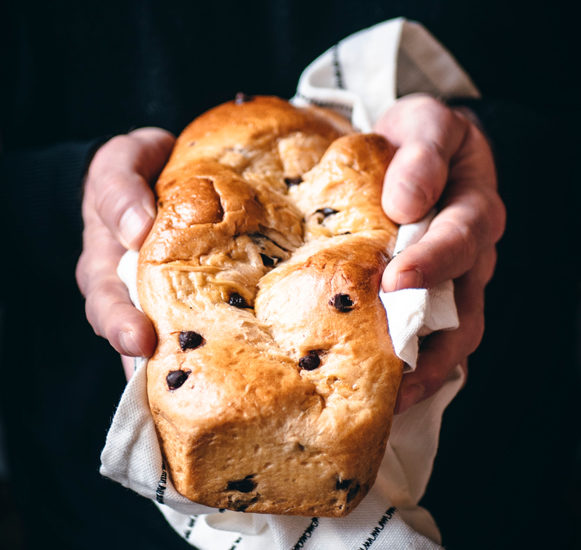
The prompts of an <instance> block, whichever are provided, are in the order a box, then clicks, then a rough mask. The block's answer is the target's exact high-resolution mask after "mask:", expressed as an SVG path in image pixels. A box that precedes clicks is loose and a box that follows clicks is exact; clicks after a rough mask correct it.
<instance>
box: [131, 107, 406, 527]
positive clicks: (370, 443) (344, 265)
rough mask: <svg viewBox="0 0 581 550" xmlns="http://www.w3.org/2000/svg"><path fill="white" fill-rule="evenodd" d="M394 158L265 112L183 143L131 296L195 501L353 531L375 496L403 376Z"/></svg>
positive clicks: (168, 440) (310, 115)
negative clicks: (384, 199)
mask: <svg viewBox="0 0 581 550" xmlns="http://www.w3.org/2000/svg"><path fill="white" fill-rule="evenodd" d="M393 152H394V149H393V147H392V146H391V145H390V144H388V143H387V142H386V141H385V140H384V139H383V138H382V137H380V136H377V135H373V134H368V135H362V134H355V133H353V130H352V129H351V127H350V126H349V125H348V124H347V123H346V122H345V121H343V119H340V118H339V117H337V116H334V115H332V114H330V113H327V112H326V111H323V110H320V109H297V108H295V107H293V106H291V105H290V104H288V103H287V102H285V101H282V100H280V99H277V98H272V97H254V98H240V97H239V98H237V100H236V101H234V102H230V103H227V104H224V105H221V106H219V107H217V108H215V109H212V110H211V111H209V112H207V113H206V114H204V115H202V116H201V117H199V118H198V119H197V120H195V121H194V122H193V123H192V124H190V126H188V128H186V130H184V132H183V133H182V135H181V136H180V137H179V139H178V141H177V143H176V146H175V149H174V151H173V153H172V156H171V158H170V160H169V162H168V164H167V166H166V168H165V169H164V170H163V172H162V174H161V176H160V177H159V181H158V182H157V185H156V191H157V194H158V197H159V202H158V206H159V210H158V215H157V220H156V222H155V225H154V227H153V229H152V231H151V234H150V235H149V237H148V239H147V241H146V243H145V244H144V246H143V248H142V250H141V252H140V258H139V269H138V289H139V298H140V301H141V304H142V307H143V310H144V311H145V313H146V314H147V315H148V316H149V317H150V318H151V319H152V321H153V323H154V325H155V329H156V331H157V335H158V345H157V350H156V352H155V354H154V355H153V357H152V358H151V359H150V361H149V363H148V365H147V378H148V382H147V384H148V397H149V403H150V407H151V411H152V414H153V418H154V421H155V424H156V428H157V431H158V435H159V439H160V443H161V446H162V449H163V454H164V457H165V461H166V465H167V468H168V471H169V474H170V477H171V479H172V481H173V484H174V486H175V487H176V489H177V490H178V491H179V492H180V493H181V494H182V495H184V496H186V497H187V498H189V499H190V500H193V501H196V502H200V503H202V504H206V505H209V506H214V507H220V508H229V509H233V510H246V511H248V512H265V513H275V514H296V515H309V516H310V515H321V516H342V515H345V514H346V513H348V512H349V511H350V510H351V509H353V508H354V507H355V506H356V505H357V504H358V502H359V501H360V500H361V499H362V498H363V496H365V494H366V492H367V491H368V490H369V488H370V486H371V485H372V484H373V482H374V480H375V476H376V475H377V470H378V467H379V464H380V462H381V459H382V456H383V453H384V451H385V445H386V442H387V437H388V434H389V428H390V425H391V418H392V414H393V408H394V403H395V398H396V393H397V389H398V386H399V382H400V378H401V373H402V363H401V361H400V360H399V359H398V358H397V357H396V356H395V355H394V353H393V349H392V345H391V341H390V339H389V335H388V329H387V321H386V315H385V311H384V309H383V307H382V305H381V302H380V301H379V299H378V289H379V284H380V279H381V274H382V272H383V270H384V268H385V266H386V264H387V261H388V259H389V257H388V254H389V252H388V251H389V250H391V249H392V247H393V244H394V240H395V236H396V231H397V229H396V226H395V225H394V223H392V222H391V221H390V220H389V219H388V218H387V217H386V216H385V214H384V213H383V210H382V208H381V204H380V195H381V186H382V181H383V175H384V173H385V169H386V167H387V165H388V163H389V161H390V160H391V157H392V156H393Z"/></svg>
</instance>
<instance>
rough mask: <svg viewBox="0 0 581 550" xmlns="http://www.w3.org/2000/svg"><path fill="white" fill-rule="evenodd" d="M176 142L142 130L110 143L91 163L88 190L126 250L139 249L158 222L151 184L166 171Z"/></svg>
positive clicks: (162, 133)
mask: <svg viewBox="0 0 581 550" xmlns="http://www.w3.org/2000/svg"><path fill="white" fill-rule="evenodd" d="M173 142H174V138H173V136H172V135H171V134H170V133H169V132H165V131H164V130H160V129H150V128H146V129H140V130H136V131H135V132H132V133H131V134H129V135H126V136H116V137H115V138H113V139H111V140H110V141H109V142H107V143H106V144H105V145H103V147H101V149H99V151H98V152H97V154H96V155H95V157H94V159H93V162H92V163H91V166H90V169H89V173H88V178H87V189H88V191H89V194H90V196H91V197H92V198H93V205H92V206H93V208H94V210H95V212H96V213H97V215H98V216H99V217H100V219H101V220H102V222H103V223H104V224H105V226H106V227H107V228H108V229H109V231H110V232H111V234H112V235H114V236H115V238H116V239H117V240H118V241H119V242H121V243H122V244H123V245H124V246H125V248H131V249H138V248H139V247H140V246H141V244H142V243H143V240H144V239H145V237H146V235H147V233H148V232H149V230H150V228H151V225H152V223H153V220H154V218H155V198H154V195H153V192H152V190H151V188H150V183H151V181H152V180H153V179H154V178H155V177H156V176H157V174H158V173H159V171H161V169H162V168H163V166H164V164H165V162H166V161H167V158H168V156H169V153H170V150H171V147H172V145H173Z"/></svg>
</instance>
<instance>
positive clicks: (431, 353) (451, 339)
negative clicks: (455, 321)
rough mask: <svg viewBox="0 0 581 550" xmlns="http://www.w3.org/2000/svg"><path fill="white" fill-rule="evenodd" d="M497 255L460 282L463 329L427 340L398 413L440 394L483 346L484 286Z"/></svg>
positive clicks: (407, 378) (458, 300) (486, 258)
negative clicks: (454, 373)
mask: <svg viewBox="0 0 581 550" xmlns="http://www.w3.org/2000/svg"><path fill="white" fill-rule="evenodd" d="M494 255H495V252H494V251H493V249H490V250H488V251H487V252H486V254H484V255H483V257H482V259H481V261H479V262H478V264H477V266H475V268H474V269H473V270H472V271H471V272H469V273H468V274H466V275H465V276H464V277H462V278H461V279H459V280H458V281H456V288H455V295H456V303H457V306H458V317H459V319H460V326H459V328H458V329H456V330H453V331H442V332H437V333H434V334H432V335H430V336H429V337H427V338H426V339H425V340H424V342H423V343H422V346H421V351H420V355H419V359H418V366H417V368H416V370H415V371H414V372H412V373H410V374H406V375H405V376H404V377H403V380H402V384H401V387H400V392H399V395H398V401H397V404H396V412H397V413H398V414H399V413H402V412H404V411H405V410H407V409H409V408H410V407H411V406H413V405H415V404H416V403H418V402H419V401H422V400H423V399H427V398H428V397H430V396H432V395H433V394H434V393H436V392H437V391H438V390H439V389H440V388H441V387H442V385H443V384H444V382H445V381H446V380H447V378H448V377H449V375H450V372H451V371H452V370H453V369H454V368H455V367H456V365H463V367H465V366H466V358H467V357H468V356H469V355H470V354H471V353H472V352H474V350H475V349H476V348H477V347H478V345H479V344H480V341H481V340H482V336H483V333H484V286H485V284H486V282H487V281H488V280H489V278H490V276H491V272H490V265H491V264H494V258H493V257H491V256H494Z"/></svg>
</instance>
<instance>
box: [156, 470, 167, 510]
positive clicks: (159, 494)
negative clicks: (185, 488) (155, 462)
mask: <svg viewBox="0 0 581 550" xmlns="http://www.w3.org/2000/svg"><path fill="white" fill-rule="evenodd" d="M166 488H167V470H166V469H165V464H164V463H163V462H162V464H161V476H160V477H159V481H158V483H157V489H156V490H155V500H157V502H159V503H160V504H163V503H164V502H163V496H164V494H165V490H166Z"/></svg>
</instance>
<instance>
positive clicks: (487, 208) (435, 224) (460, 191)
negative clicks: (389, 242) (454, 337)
mask: <svg viewBox="0 0 581 550" xmlns="http://www.w3.org/2000/svg"><path fill="white" fill-rule="evenodd" d="M504 220H505V213H504V205H503V204H502V201H501V200H500V197H499V196H498V194H497V193H496V191H495V190H494V189H492V188H489V187H477V186H474V185H455V186H451V187H450V189H449V190H447V191H446V196H445V199H444V201H443V207H442V211H441V212H440V213H439V214H438V215H437V216H436V217H435V218H434V219H433V220H432V223H431V224H430V227H429V228H428V231H427V232H426V234H425V235H424V236H423V237H422V238H421V239H420V240H419V241H418V242H417V243H416V244H413V245H411V246H409V247H408V248H406V249H405V250H404V251H403V252H401V253H400V254H398V255H397V256H396V257H395V258H394V259H393V260H392V261H391V262H390V263H389V264H388V265H387V268H386V270H385V272H384V274H383V278H382V288H383V290H384V291H386V292H389V291H392V290H400V289H402V288H431V287H434V286H436V285H438V284H439V283H441V282H443V281H446V280H448V279H455V278H457V277H459V276H461V275H462V274H464V273H465V272H466V271H468V270H469V269H471V268H472V266H473V265H474V264H475V262H476V260H477V258H478V257H479V255H480V254H481V253H482V250H485V249H488V248H490V247H491V246H492V245H493V244H494V243H495V242H497V241H498V239H499V238H500V237H501V235H502V232H503V230H504V223H505V222H504Z"/></svg>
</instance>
